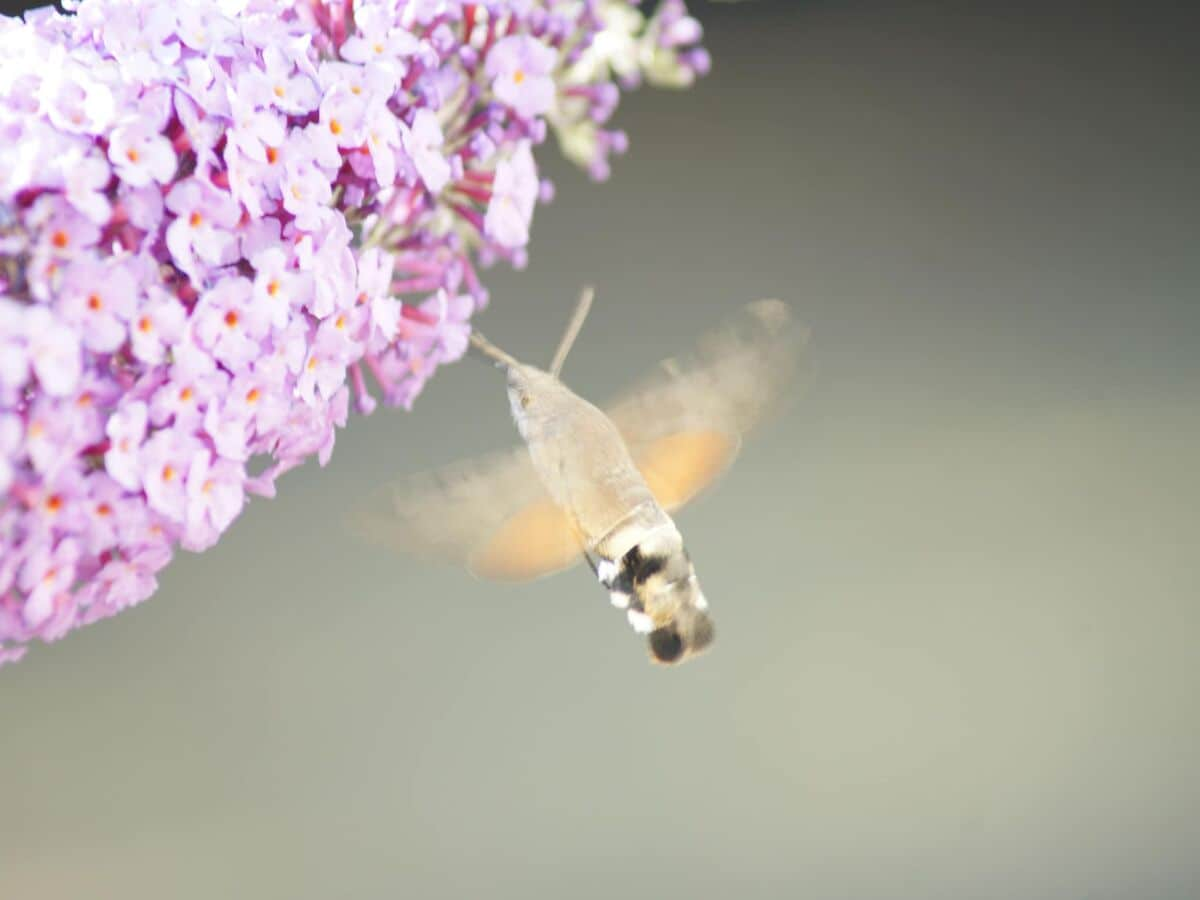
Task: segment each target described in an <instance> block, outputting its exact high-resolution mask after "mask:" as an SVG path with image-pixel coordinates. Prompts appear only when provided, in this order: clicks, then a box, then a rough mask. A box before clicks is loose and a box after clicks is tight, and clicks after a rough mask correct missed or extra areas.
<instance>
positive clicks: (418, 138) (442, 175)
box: [401, 109, 450, 194]
mask: <svg viewBox="0 0 1200 900" xmlns="http://www.w3.org/2000/svg"><path fill="white" fill-rule="evenodd" d="M401 135H402V136H403V139H404V150H405V152H406V153H408V156H409V158H410V159H411V160H412V161H413V165H414V166H416V169H417V174H418V175H420V176H421V180H422V181H423V182H425V187H427V188H429V190H431V191H433V192H434V193H435V194H436V193H437V192H438V191H440V190H441V189H442V188H443V187H445V186H446V182H447V181H449V180H450V163H449V161H448V160H447V159H446V157H445V156H444V155H443V154H442V144H443V142H444V141H445V138H444V137H443V136H442V127H441V126H440V125H439V124H438V120H437V116H436V115H434V113H433V111H432V110H428V109H418V110H417V113H416V115H415V116H414V117H413V123H412V128H407V127H403V128H401Z"/></svg>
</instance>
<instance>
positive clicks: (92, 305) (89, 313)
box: [61, 260, 138, 353]
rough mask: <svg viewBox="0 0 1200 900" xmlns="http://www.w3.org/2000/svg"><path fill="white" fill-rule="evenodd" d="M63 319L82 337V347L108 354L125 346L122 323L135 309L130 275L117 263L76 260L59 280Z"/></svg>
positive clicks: (134, 292)
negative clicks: (77, 330) (81, 334)
mask: <svg viewBox="0 0 1200 900" xmlns="http://www.w3.org/2000/svg"><path fill="white" fill-rule="evenodd" d="M61 296H62V297H63V303H62V310H63V313H64V318H66V320H67V321H69V322H71V323H72V324H74V325H76V326H77V327H78V328H79V329H80V331H81V332H82V333H83V343H84V346H85V347H87V348H88V349H89V350H94V351H96V352H97V353H112V352H113V351H114V350H116V349H117V348H118V347H120V346H121V344H123V343H125V336H126V323H127V322H128V320H129V317H130V316H131V315H132V314H133V311H134V309H136V308H137V302H138V289H137V282H135V281H134V279H133V275H132V274H131V273H130V271H129V270H128V269H127V268H126V267H125V266H123V265H121V264H119V263H112V262H107V263H100V262H98V261H96V260H80V261H78V262H75V263H72V264H71V266H70V268H68V269H67V271H66V274H65V275H64V277H63V283H62V289H61Z"/></svg>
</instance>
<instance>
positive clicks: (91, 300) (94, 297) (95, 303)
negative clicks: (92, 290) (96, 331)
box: [87, 294, 104, 312]
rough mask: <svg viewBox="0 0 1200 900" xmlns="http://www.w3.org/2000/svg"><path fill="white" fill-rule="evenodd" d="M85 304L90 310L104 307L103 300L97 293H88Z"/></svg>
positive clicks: (93, 310)
mask: <svg viewBox="0 0 1200 900" xmlns="http://www.w3.org/2000/svg"><path fill="white" fill-rule="evenodd" d="M87 305H88V309H90V310H91V311H92V312H99V311H100V310H101V309H103V308H104V302H103V301H102V300H101V299H100V295H99V294H88V298H87Z"/></svg>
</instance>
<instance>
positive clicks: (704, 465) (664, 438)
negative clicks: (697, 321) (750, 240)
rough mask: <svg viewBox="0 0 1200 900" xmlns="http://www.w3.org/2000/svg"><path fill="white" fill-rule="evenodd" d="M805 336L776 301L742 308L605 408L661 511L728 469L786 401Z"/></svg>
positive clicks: (679, 503)
mask: <svg viewBox="0 0 1200 900" xmlns="http://www.w3.org/2000/svg"><path fill="white" fill-rule="evenodd" d="M804 337H805V335H804V334H803V333H802V332H801V329H798V328H796V327H795V325H794V323H793V322H792V320H791V315H790V313H789V312H788V308H787V306H786V305H784V304H783V303H782V302H781V301H779V300H758V301H756V302H754V303H750V304H748V305H747V306H746V307H744V308H743V309H742V310H741V312H740V313H739V314H738V315H737V316H736V317H735V318H734V319H732V320H731V321H729V322H727V323H726V324H725V325H724V326H723V327H721V328H719V329H718V330H716V331H714V332H712V333H710V334H708V335H706V336H705V337H704V338H703V339H701V341H700V343H699V345H698V346H697V348H696V351H695V353H694V354H693V355H692V357H690V358H688V359H684V360H667V361H665V362H664V363H663V364H662V366H661V371H660V372H659V373H658V374H656V375H654V376H652V377H651V378H649V379H648V380H646V381H645V382H643V383H642V384H641V385H639V386H638V387H636V388H635V389H634V390H632V391H630V392H629V393H628V394H626V395H625V396H624V397H622V398H620V399H618V400H617V401H616V402H615V403H613V404H612V405H611V406H610V407H609V409H608V410H607V412H608V415H609V417H610V418H611V419H612V420H613V422H614V423H615V424H616V426H617V428H619V429H620V431H621V434H622V435H623V437H624V438H625V443H626V444H627V445H628V447H629V451H630V453H631V454H632V456H633V458H634V461H635V462H636V463H637V465H638V468H639V469H640V470H641V472H642V476H643V477H644V478H645V479H646V483H647V485H649V487H650V490H651V491H652V492H653V493H654V495H655V497H656V498H657V500H658V502H659V503H660V504H661V505H662V506H663V508H664V509H666V510H668V511H671V510H674V509H678V508H679V507H681V506H683V505H684V504H685V503H687V502H688V501H689V500H691V499H692V498H693V497H694V496H696V495H697V494H698V493H700V492H701V491H702V490H704V489H705V488H706V487H708V486H709V485H710V484H712V483H713V482H714V481H716V479H717V478H718V477H720V475H721V474H722V473H723V472H724V471H725V470H726V469H727V468H729V465H730V464H731V463H732V462H733V460H734V458H735V457H736V456H737V453H738V450H739V449H740V448H741V442H742V437H743V436H744V435H745V434H746V433H747V432H749V431H750V430H751V429H752V428H753V427H754V426H755V425H757V424H758V423H759V422H760V421H762V419H763V418H764V417H765V416H766V415H768V414H769V413H770V412H771V411H772V410H773V409H774V408H775V407H776V406H778V403H779V401H780V399H781V398H782V397H783V396H784V394H785V392H786V390H787V387H788V385H789V383H790V381H791V378H792V375H793V373H794V371H795V364H796V355H797V349H798V346H799V344H800V343H801V342H802V340H803V338H804Z"/></svg>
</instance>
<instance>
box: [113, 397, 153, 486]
mask: <svg viewBox="0 0 1200 900" xmlns="http://www.w3.org/2000/svg"><path fill="white" fill-rule="evenodd" d="M149 416H150V414H149V410H148V409H147V408H146V404H145V403H142V402H140V401H137V402H133V403H128V404H126V405H125V406H123V407H122V408H121V409H120V410H118V411H117V412H116V413H115V414H114V415H113V416H112V418H110V419H109V420H108V426H107V427H106V428H105V432H106V433H107V434H108V440H109V448H108V452H107V453H105V454H104V468H105V469H106V470H107V471H108V474H109V476H110V477H111V478H112V480H113V481H115V482H116V483H117V484H119V485H121V487H123V488H125V489H126V490H130V491H136V490H138V489H140V488H141V486H142V483H141V472H140V466H139V462H140V457H141V449H142V441H143V440H144V439H145V437H146V424H147V422H148V421H149Z"/></svg>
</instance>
